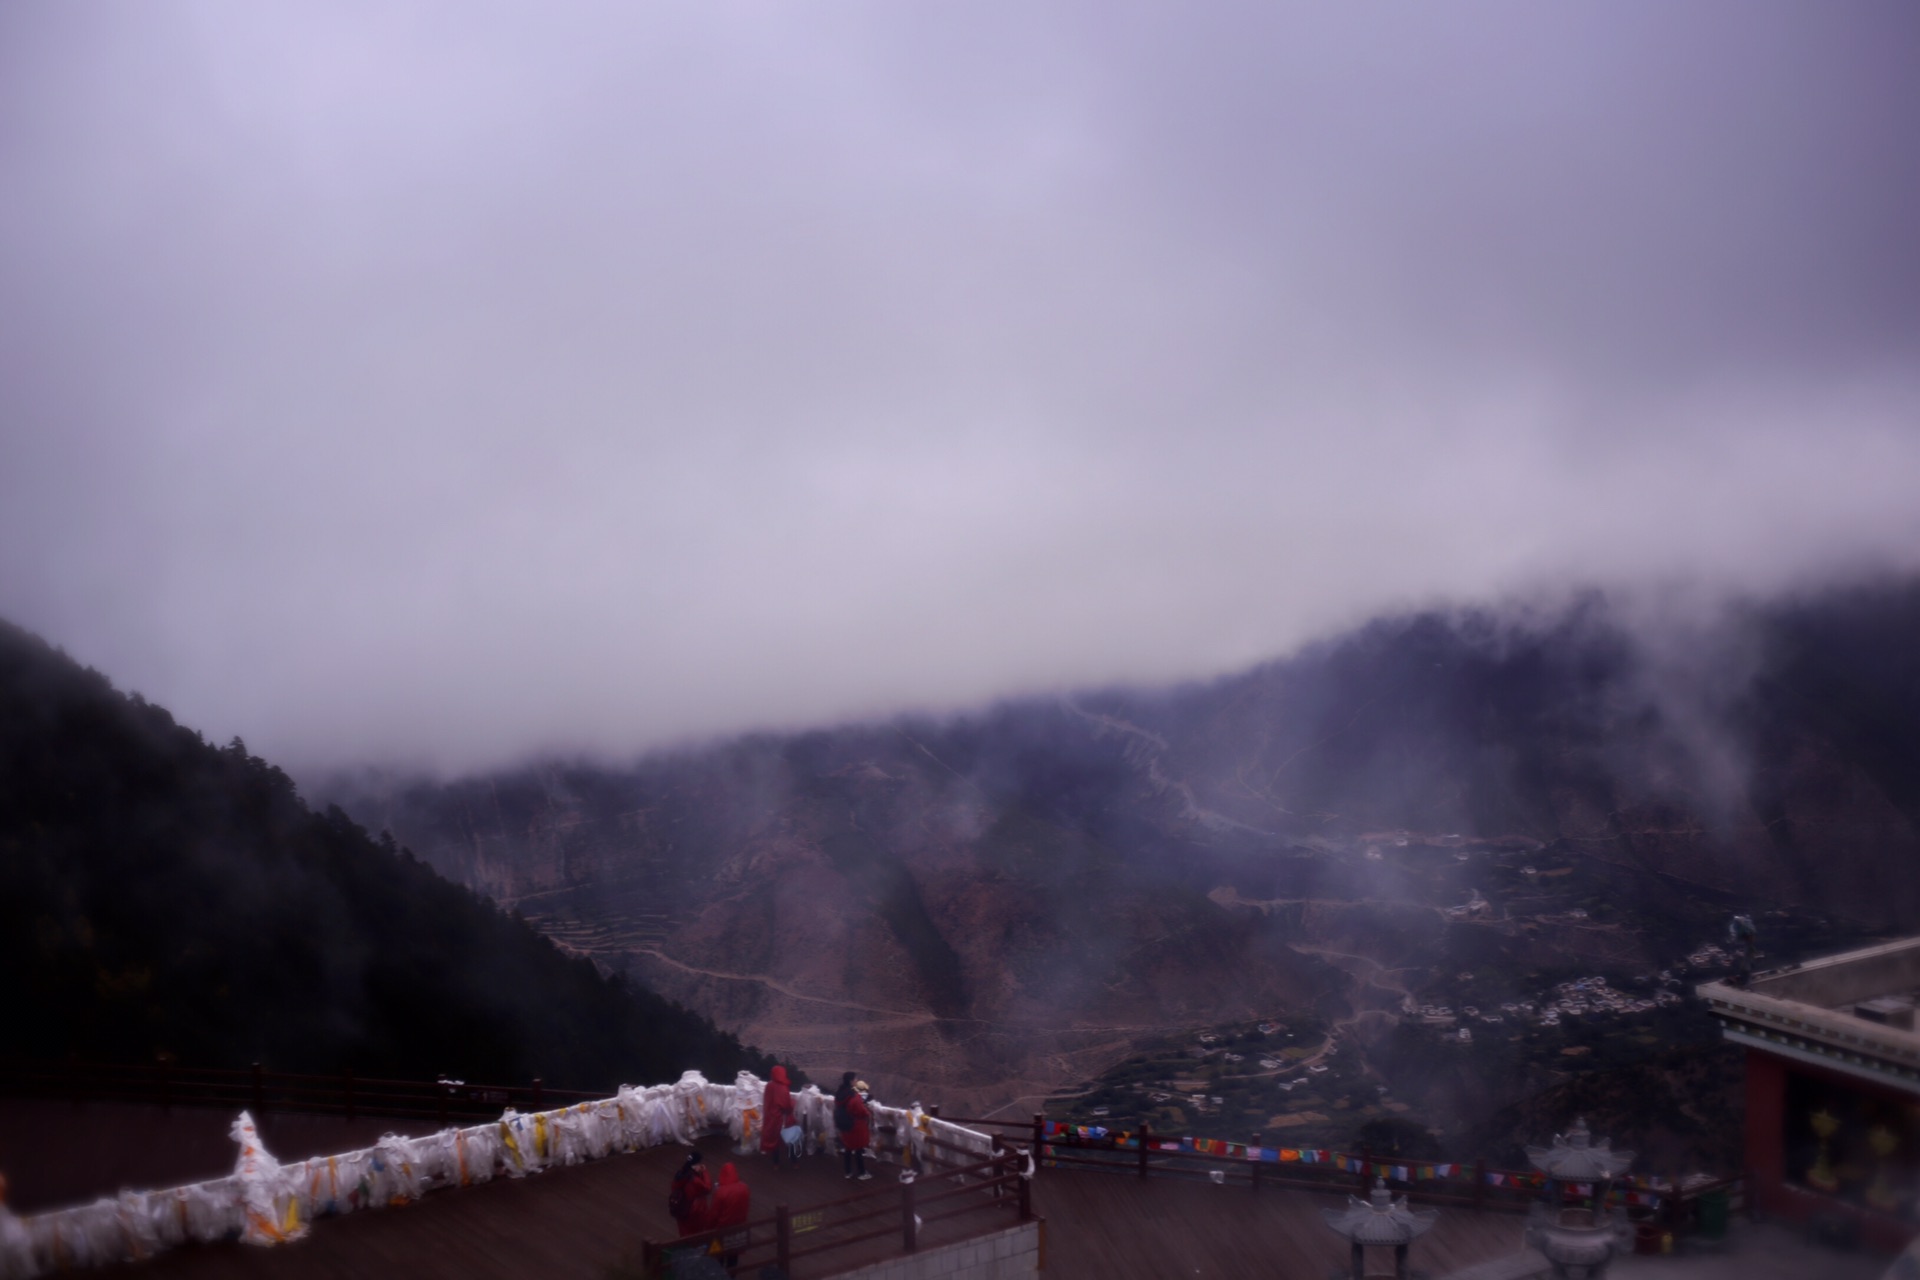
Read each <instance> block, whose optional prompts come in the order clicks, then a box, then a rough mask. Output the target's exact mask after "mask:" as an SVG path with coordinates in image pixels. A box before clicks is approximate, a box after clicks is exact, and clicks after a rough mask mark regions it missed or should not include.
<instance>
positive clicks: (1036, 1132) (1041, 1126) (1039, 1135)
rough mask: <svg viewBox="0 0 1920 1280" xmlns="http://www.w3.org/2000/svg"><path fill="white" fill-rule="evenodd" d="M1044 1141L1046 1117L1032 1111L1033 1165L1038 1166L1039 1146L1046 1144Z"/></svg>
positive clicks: (1045, 1136)
mask: <svg viewBox="0 0 1920 1280" xmlns="http://www.w3.org/2000/svg"><path fill="white" fill-rule="evenodd" d="M1046 1141H1047V1117H1046V1116H1045V1115H1043V1114H1042V1113H1040V1112H1038V1111H1036V1112H1034V1113H1033V1163H1034V1165H1035V1167H1038V1166H1039V1164H1040V1148H1041V1147H1043V1146H1045V1145H1046Z"/></svg>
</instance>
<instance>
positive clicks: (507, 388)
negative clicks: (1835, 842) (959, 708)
mask: <svg viewBox="0 0 1920 1280" xmlns="http://www.w3.org/2000/svg"><path fill="white" fill-rule="evenodd" d="M1917 51H1920V18H1916V16H1915V11H1914V10H1913V9H1912V8H1911V7H1910V6H1905V5H1897V4H1884V5H1870V4H1859V5H1842V6H1826V7H1822V8H1819V9H1817V10H1816V9H1814V8H1812V7H1807V6H1794V5H1786V4H1780V5H1772V4H1750V3H1742V4H1692V5H1687V6H1659V7H1656V6H1651V5H1648V6H1618V5H1605V6H1603V5H1591V6H1577V7H1576V6H1555V7H1552V8H1547V7H1544V6H1527V5H1513V6H1500V5H1484V6H1482V5H1471V6H1459V5H1452V6H1444V7H1438V6H1435V7H1424V8H1415V7H1412V6H1408V7H1405V8H1399V9H1383V8H1366V9H1362V10H1352V11H1349V10H1340V11H1335V10H1333V9H1332V8H1330V7H1328V8H1314V9H1309V8H1276V7H1273V6H1264V5H1258V6H1256V5H1247V6H1228V5H1222V6H1208V7H1204V8H1203V9H1201V10H1200V11H1198V12H1196V11H1194V8H1193V7H1191V6H1182V7H1178V8H1175V7H1171V6H1168V7H1163V8H1156V9H1149V8H1146V7H1133V6H1113V5H1097V6H1096V5H1086V6H1070V5H1069V6H1056V7H1037V6H1005V7H1001V8H983V7H981V6H959V5H953V6H888V5H877V4H876V5H853V4H839V5H823V6H809V7H804V8H801V7H793V6H780V5H698V6H691V5H690V6H684V7H680V8H677V9H676V8H669V7H664V6H663V7H653V8H649V9H647V10H646V11H645V12H644V13H636V12H634V11H632V10H631V9H629V8H627V7H623V6H605V7H597V6H579V5H573V6H540V7H539V8H538V9H535V8H532V7H526V6H506V5H452V4H446V5H373V4H367V5H325V6H322V5H311V6H274V7H270V8H261V7H258V6H249V5H243V4H227V5H215V4H185V3H181V4H167V5H134V4H125V5H94V6H75V5H64V4H60V5H56V4H51V3H48V4H25V5H12V6H8V7H7V8H6V9H5V10H4V12H0V188H3V189H4V191H5V193H6V194H5V198H4V199H3V200H0V377H3V378H4V381H3V382H0V387H3V388H4V389H3V390H0V395H3V396H4V419H0V421H3V422H4V425H3V426H0V539H3V542H0V611H4V612H5V613H7V614H9V615H10V616H12V617H14V618H16V619H18V620H19V621H21V622H24V623H26V624H27V625H30V626H33V627H36V628H38V629H40V630H42V631H44V632H45V633H47V634H48V635H49V636H50V637H52V638H53V639H55V640H57V641H59V642H61V643H63V644H65V645H66V646H67V647H68V648H69V649H70V650H72V651H73V652H74V653H76V655H78V656H80V657H82V658H84V659H86V660H88V661H91V662H94V663H96V664H98V665H100V666H102V667H104V668H105V669H107V670H108V671H109V672H110V673H112V674H113V675H115V676H116V678H118V679H120V680H121V681H122V682H123V683H126V684H130V685H131V686H133V687H135V688H138V689H140V690H141V691H142V692H144V693H146V694H148V695H149V696H151V697H154V698H156V699H159V700H162V701H165V702H167V703H168V704H170V705H172V706H173V707H174V708H175V709H176V710H177V711H178V712H180V713H181V714H182V715H183V716H185V717H187V718H189V719H190V720H192V721H194V722H196V723H200V724H204V725H206V726H208V727H209V729H211V730H212V731H213V732H215V733H217V734H221V735H224V734H227V733H230V732H240V733H243V734H244V735H245V736H247V738H248V739H249V741H250V743H251V744H252V745H253V746H254V747H256V749H265V750H268V751H270V752H272V753H274V754H276V755H278V756H280V757H282V758H286V759H290V760H293V761H295V762H304V763H311V764H321V763H329V762H338V761H344V760H349V759H361V758H369V757H373V758H404V759H416V760H420V759H424V760H431V761H438V762H441V763H445V764H449V765H464V764H473V763H479V762H484V761H490V760H496V759H500V758H503V757H507V756H511V755H514V754H517V753H520V752H523V751H527V750H532V749H538V748H544V747H581V748H586V749H594V750H613V751H620V750H628V749H632V748H636V747H639V746H643V745H646V744H649V743H655V742H660V741H663V740H667V739H670V738H674V737H678V736H682V735H688V734H700V733H707V732H717V731H723V730H727V729H732V728H737V727H742V726H747V725H756V724H770V723H797V722H802V721H807V720H814V719H821V718H832V717H840V716H846V715H855V714H863V713H868V712H874V711H881V710H886V709H891V708H896V707H901V706H908V705H919V706H937V705H946V704H954V703H958V702H962V701H967V700H972V699H976V698H982V697H986V696H991V695H993V694H998V693H1004V692H1012V691H1017V690H1023V689H1032V688H1039V687H1045V686H1050V685H1058V684H1063V683H1084V682H1092V681H1102V680H1108V679H1116V678H1121V679H1125V678H1137V679H1157V678H1166V677H1174V676H1184V675H1193V674H1200V673H1203V672H1206V671H1209V670H1216V669H1220V668H1223V667H1226V666H1229V665H1232V664H1236V663H1240V662H1244V661H1248V660H1251V659H1255V658H1258V657H1262V656H1266V655H1268V654H1271V653H1273V652H1275V651H1278V650H1280V649H1283V648H1285V647H1287V646H1289V645H1291V644H1293V643H1296V642H1298V641H1299V640H1301V639H1302V638H1304V637H1307V636H1309V635H1312V634H1315V633H1317V632H1321V631H1324V630H1326V629H1328V628H1330V627H1334V626H1337V625H1341V624H1343V623H1346V622H1350V621H1353V620H1356V619H1358V618H1360V617H1363V616H1365V615H1367V614H1369V613H1371V612H1373V611H1375V610H1378V609H1380V608H1383V607H1389V606H1392V605H1396V604H1401V603H1405V602H1409V601H1416V602H1417V601H1425V600H1433V599H1441V598H1461V597H1472V596H1481V595H1486V594H1489V593H1507V592H1513V591H1526V590H1531V589H1537V588H1539V587H1542V586H1550V585H1559V584H1564V583H1570V582H1587V581H1594V582H1601V583H1606V584H1623V583H1624V584H1629V585H1631V584H1635V583H1645V582H1658V583H1661V584H1663V585H1665V586H1666V587H1667V589H1669V590H1671V589H1672V588H1673V584H1676V583H1678V584H1683V585H1688V584H1695V585H1697V588H1698V589H1700V590H1702V591H1707V592H1717V591H1731V590H1755V589H1762V590H1763V589H1768V588H1771V587H1775V586H1780V585H1784V584H1790V583H1794V582H1797V581H1801V580H1805V579H1807V578H1809V577H1815V576H1819V575H1824V574H1831V573H1835V572H1841V571H1846V570H1849V569H1851V568H1855V567H1858V566H1860V565H1862V564H1872V565H1876V566H1878V565H1885V564H1888V563H1892V564H1895V565H1903V566H1904V565H1911V564H1912V563H1913V562H1914V559H1915V554H1914V553H1915V550H1916V548H1920V515H1916V512H1920V504H1916V503H1914V502H1913V500H1912V497H1911V488H1912V477H1913V476H1914V475H1916V474H1920V430H1917V429H1916V419H1915V412H1916V407H1917V406H1920V385H1916V384H1917V383H1920V374H1917V373H1916V370H1920V361H1916V357H1917V356H1920V252H1917V251H1916V248H1915V237H1914V235H1913V234H1912V228H1913V227H1914V226H1920V149H1916V148H1914V147H1913V146H1912V145H1911V137H1910V132H1911V122H1913V121H1914V120H1916V119H1920V75H1917V74H1916V72H1917V71H1920V52H1917Z"/></svg>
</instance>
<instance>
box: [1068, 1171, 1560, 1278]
mask: <svg viewBox="0 0 1920 1280" xmlns="http://www.w3.org/2000/svg"><path fill="white" fill-rule="evenodd" d="M1034 1203H1035V1206H1036V1208H1037V1209H1038V1210H1039V1212H1040V1213H1041V1214H1042V1215H1043V1216H1044V1217H1045V1218H1046V1219H1047V1269H1046V1276H1047V1280H1107V1278H1109V1277H1111V1278H1113V1280H1132V1278H1133V1277H1139V1278H1140V1280H1162V1278H1168V1277H1175V1276H1186V1277H1219V1278H1222V1280H1224V1278H1226V1277H1237V1278H1240V1280H1326V1277H1327V1276H1328V1274H1329V1273H1330V1272H1332V1271H1333V1270H1334V1269H1335V1268H1343V1267H1345V1266H1346V1265H1347V1245H1346V1242H1345V1241H1344V1240H1341V1239H1340V1238H1339V1237H1338V1236H1336V1235H1335V1234H1334V1233H1333V1232H1332V1231H1329V1230H1328V1229H1327V1225H1326V1223H1325V1222H1323V1221H1322V1220H1321V1218H1320V1210H1321V1209H1323V1208H1338V1207H1340V1206H1342V1205H1344V1204H1345V1203H1346V1201H1345V1199H1343V1198H1342V1197H1339V1196H1333V1195H1324V1194H1319V1193H1315V1192H1311V1191H1275V1190H1271V1189H1268V1190H1262V1191H1257V1192H1256V1191H1252V1190H1250V1189H1248V1188H1247V1187H1246V1186H1244V1185H1242V1186H1231V1185H1229V1186H1215V1185H1214V1184H1212V1183H1210V1182H1186V1181H1178V1182H1176V1181H1173V1180H1170V1179H1160V1178H1153V1179H1147V1180H1145V1181H1142V1180H1141V1179H1139V1178H1135V1177H1131V1176H1128V1175H1124V1174H1110V1173H1097V1172H1078V1171H1076V1172H1071V1173H1069V1172H1062V1171H1043V1173H1042V1174H1041V1176H1040V1177H1039V1178H1038V1179H1037V1180H1036V1181H1035V1183H1034ZM1523 1222H1524V1219H1522V1218H1521V1217H1520V1216H1519V1215H1518V1214H1509V1213H1474V1212H1472V1211H1470V1210H1462V1209H1443V1210H1442V1211H1441V1213H1440V1221H1439V1222H1437V1223H1436V1224H1435V1225H1434V1227H1433V1229H1432V1230H1430V1231H1428V1232H1427V1234H1426V1235H1424V1236H1422V1237H1421V1238H1420V1239H1418V1240H1416V1241H1415V1242H1414V1244H1413V1248H1412V1249H1411V1250H1410V1252H1409V1258H1408V1261H1409V1263H1410V1264H1411V1266H1412V1267H1413V1269H1414V1270H1416V1271H1426V1272H1429V1273H1430V1274H1432V1275H1434V1276H1444V1275H1446V1274H1448V1273H1449V1272H1451V1271H1455V1270H1457V1269H1459V1268H1461V1267H1465V1266H1468V1265H1469V1264H1472V1263H1476V1262H1481V1261H1485V1260H1486V1259H1489V1258H1494V1257H1498V1256H1500V1255H1502V1254H1506V1253H1511V1252H1513V1251H1515V1250H1517V1249H1519V1248H1520V1247H1521V1232H1522V1229H1523ZM1390 1257H1391V1255H1390V1254H1388V1253H1386V1252H1384V1251H1382V1252H1379V1253H1377V1254H1376V1255H1375V1256H1374V1257H1372V1258H1370V1259H1369V1262H1370V1264H1372V1265H1385V1264H1386V1263H1387V1262H1388V1261H1389V1260H1390ZM1343 1274H1344V1273H1343Z"/></svg>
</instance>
